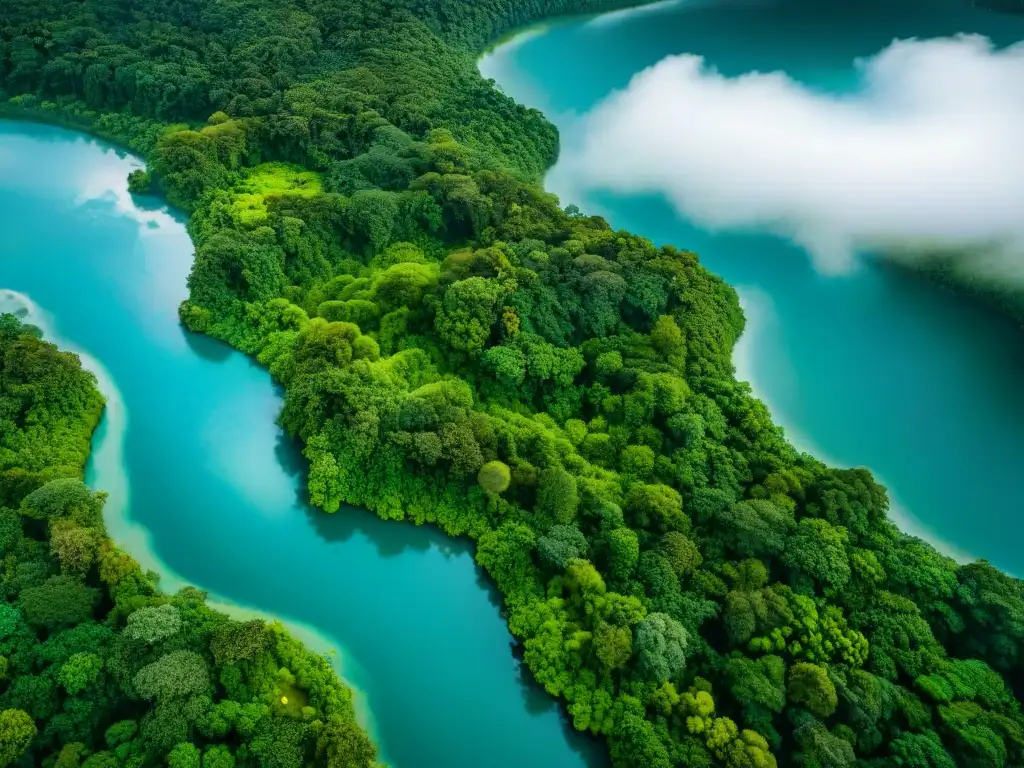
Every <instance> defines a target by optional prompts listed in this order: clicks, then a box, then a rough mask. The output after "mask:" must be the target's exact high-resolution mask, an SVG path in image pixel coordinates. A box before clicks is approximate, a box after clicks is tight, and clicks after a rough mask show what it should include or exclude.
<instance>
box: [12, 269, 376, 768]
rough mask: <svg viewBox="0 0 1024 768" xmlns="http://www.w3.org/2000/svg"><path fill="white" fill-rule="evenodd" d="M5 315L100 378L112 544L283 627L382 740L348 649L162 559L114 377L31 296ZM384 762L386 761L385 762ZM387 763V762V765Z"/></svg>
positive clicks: (245, 615)
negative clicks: (138, 508)
mask: <svg viewBox="0 0 1024 768" xmlns="http://www.w3.org/2000/svg"><path fill="white" fill-rule="evenodd" d="M0 314H12V315H14V316H15V317H17V318H18V319H19V320H21V321H22V322H25V323H28V324H30V325H34V326H35V327H37V328H39V329H40V330H41V331H42V332H43V338H44V339H45V340H46V341H49V342H51V343H52V344H55V345H57V347H59V348H60V349H61V350H63V351H66V352H71V353H72V354H75V355H77V356H78V358H79V360H81V363H82V367H83V368H84V369H85V370H87V371H89V372H90V373H92V374H93V375H94V376H95V377H96V384H97V388H98V389H99V391H100V394H102V395H103V398H104V400H105V401H106V406H105V408H104V411H103V416H102V418H101V420H100V423H99V425H98V426H97V428H96V431H95V433H94V434H93V440H92V447H91V450H90V453H89V460H88V463H87V464H86V469H85V481H86V483H87V484H88V485H89V486H90V487H91V488H93V489H94V490H96V491H102V492H103V493H105V494H106V502H105V504H104V507H103V518H104V522H105V523H106V526H107V533H108V536H109V538H110V540H111V541H113V542H114V544H115V545H116V546H117V547H118V548H119V549H122V550H123V551H125V552H127V553H128V554H129V555H130V556H131V557H132V558H133V559H134V560H135V561H136V562H137V563H138V564H139V566H140V567H141V568H142V570H143V571H145V572H152V573H155V574H157V575H158V576H159V579H160V582H159V583H160V588H161V589H162V590H163V591H164V592H165V593H167V594H173V593H176V592H178V591H179V590H181V589H184V588H185V587H195V588H198V589H200V590H203V591H204V592H205V593H206V594H207V596H208V597H207V600H206V604H207V605H208V606H209V607H210V608H212V609H214V610H217V611H220V612H221V613H224V614H225V615H227V616H230V617H231V618H233V619H236V620H239V621H249V620H252V619H261V620H263V621H266V622H268V623H272V624H278V625H280V626H282V627H283V628H284V629H286V630H287V631H288V633H289V634H291V635H292V636H293V637H295V638H296V639H298V640H299V641H300V642H302V643H303V645H304V646H305V647H307V648H309V649H310V650H313V651H314V652H316V653H319V654H321V655H322V656H323V657H324V658H325V659H327V660H328V661H329V662H330V663H331V665H332V666H333V667H334V669H335V672H336V673H337V674H338V676H339V677H340V678H341V679H342V680H343V681H345V682H346V684H347V685H348V687H349V688H350V689H352V691H353V694H354V696H353V702H354V704H355V710H356V715H357V718H358V722H359V724H360V726H361V727H362V728H363V729H364V730H366V731H367V733H368V734H369V735H370V738H371V739H373V740H374V741H376V740H377V733H376V724H375V722H374V718H373V712H372V709H371V708H370V706H369V702H368V700H367V696H366V693H365V692H364V691H361V690H359V689H357V688H354V687H353V686H352V684H351V682H349V678H348V676H349V675H351V674H352V672H353V669H352V664H353V660H352V659H351V658H347V657H346V656H345V654H344V652H343V647H342V644H341V643H340V642H339V641H338V640H337V639H336V638H330V637H328V636H326V635H325V634H323V633H322V632H320V631H319V630H317V629H316V628H314V627H312V626H310V625H308V624H303V623H300V622H295V621H289V620H287V619H284V618H281V617H279V616H274V615H271V614H268V613H267V612H265V611H261V610H259V609H258V608H256V607H254V606H246V605H241V604H238V603H236V602H233V601H230V600H227V599H225V598H223V597H221V596H219V595H217V594H216V593H215V592H209V591H207V590H205V589H204V588H203V585H201V584H194V583H192V582H190V581H188V580H187V579H185V578H183V577H182V576H180V575H179V574H177V573H176V572H175V571H174V570H173V569H172V568H171V567H170V566H169V565H168V564H167V563H165V562H164V561H163V560H161V559H160V557H159V556H158V555H157V554H156V552H155V550H154V548H153V536H152V534H151V532H150V531H148V530H147V529H146V527H145V526H144V525H142V524H141V523H140V522H138V521H137V520H133V519H132V517H131V514H130V509H131V507H130V484H129V478H128V473H127V472H126V470H125V455H124V445H125V437H126V435H127V433H128V409H127V407H126V404H125V401H124V397H123V395H122V394H121V391H120V390H119V389H118V387H117V383H116V382H115V381H114V378H113V376H112V375H111V374H110V372H109V371H108V370H107V369H106V368H105V367H104V366H103V364H102V363H101V362H100V361H99V360H98V359H97V358H96V357H94V356H93V355H91V354H90V353H89V352H88V351H87V350H85V349H82V348H81V347H78V346H77V345H76V344H74V343H73V342H72V341H70V340H69V339H67V338H65V337H64V336H62V335H61V334H60V333H59V332H58V330H57V324H56V322H55V320H54V318H53V316H52V315H51V314H50V313H49V312H47V311H46V310H44V309H43V308H42V307H40V306H39V305H38V304H37V303H36V302H34V301H33V300H32V298H31V297H30V296H27V295H25V294H23V293H19V292H17V291H12V290H9V289H4V288H2V287H0ZM383 758H384V756H383V755H382V759H383ZM384 762H387V761H386V759H385V760H384Z"/></svg>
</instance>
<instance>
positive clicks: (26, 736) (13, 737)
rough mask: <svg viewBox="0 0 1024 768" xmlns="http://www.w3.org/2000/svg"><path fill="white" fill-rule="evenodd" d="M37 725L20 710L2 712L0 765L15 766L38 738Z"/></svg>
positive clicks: (0, 720)
mask: <svg viewBox="0 0 1024 768" xmlns="http://www.w3.org/2000/svg"><path fill="white" fill-rule="evenodd" d="M36 733H37V731H36V724H35V723H34V722H32V718H31V717H29V716H28V715H27V714H26V713H24V712H22V711H21V710H20V709H5V710H4V711H3V712H0V765H3V766H6V765H13V764H14V763H16V762H17V761H18V758H20V757H21V756H22V755H23V754H24V753H25V750H27V749H28V746H29V744H31V743H32V740H33V739H34V738H35V737H36Z"/></svg>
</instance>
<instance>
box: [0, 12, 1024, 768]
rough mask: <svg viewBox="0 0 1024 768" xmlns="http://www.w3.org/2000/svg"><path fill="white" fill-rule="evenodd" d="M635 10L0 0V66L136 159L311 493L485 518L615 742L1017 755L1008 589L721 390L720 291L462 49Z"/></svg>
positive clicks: (658, 752) (485, 556) (519, 619)
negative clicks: (646, 230)
mask: <svg viewBox="0 0 1024 768" xmlns="http://www.w3.org/2000/svg"><path fill="white" fill-rule="evenodd" d="M617 4H618V3H600V2H576V1H574V0H563V1H562V2H555V1H547V2H545V1H543V0H531V1H528V2H523V3H512V2H511V0H489V1H488V0H484V1H479V0H384V1H383V2H382V1H380V0H332V2H329V3H328V2H322V0H275V2H273V3H271V2H266V1H265V0H220V1H219V2H216V3H210V2H200V1H199V0H179V1H178V2H174V3H166V2H159V3H158V2H154V0H140V1H139V2H136V3H132V4H131V5H130V6H128V5H124V4H120V3H116V2H109V0H33V2H29V1H28V0H4V8H5V11H9V12H7V13H5V15H4V19H3V21H2V32H0V87H2V88H3V89H4V92H5V94H4V96H5V98H6V100H7V101H6V103H7V107H6V108H7V109H8V110H9V111H10V112H11V113H19V114H31V115H34V116H36V117H46V116H49V117H50V119H54V120H62V121H66V122H71V123H75V124H78V125H82V126H85V127H87V128H88V129H89V130H92V131H94V132H96V133H99V134H102V135H107V136H110V137H112V138H115V139H117V140H118V141H120V142H122V143H124V144H126V145H128V146H131V147H133V148H134V149H136V150H137V151H139V152H141V153H143V154H144V155H145V157H146V158H147V161H148V169H147V170H146V171H144V172H138V173H136V174H133V176H132V178H131V180H130V183H131V187H132V189H133V190H134V191H136V192H140V193H141V192H146V191H158V192H160V193H161V194H164V195H166V197H167V199H168V200H169V201H170V202H171V203H173V204H174V205H176V206H178V207H179V208H181V209H183V210H185V211H187V212H188V213H189V215H190V219H189V231H190V233H191V235H192V237H193V240H194V243H195V247H196V258H195V265H194V268H193V270H192V273H191V276H190V278H189V291H190V297H189V299H188V300H187V301H186V302H185V303H184V304H183V305H182V307H181V318H182V321H183V322H184V324H185V325H186V326H187V327H188V328H190V329H192V330H193V331H196V332H202V333H207V334H210V335H212V336H215V337H217V338H219V339H222V340H224V341H227V342H228V343H230V344H232V345H233V346H235V347H237V348H238V349H241V350H243V351H245V352H246V353H248V354H250V355H252V356H254V357H255V358H257V359H258V360H259V361H260V362H261V363H262V364H263V365H265V366H267V368H268V369H269V370H270V372H271V373H272V375H273V376H274V377H275V378H276V379H277V380H278V381H279V382H280V383H281V384H282V385H283V387H284V388H285V392H286V395H285V405H284V409H283V412H282V414H281V417H280V420H281V424H282V425H283V426H284V428H285V429H286V430H287V431H288V432H289V434H291V435H293V436H294V437H295V438H296V439H297V440H299V441H300V442H301V443H302V445H303V449H304V453H305V456H306V457H307V459H308V460H309V463H310V473H309V494H310V497H311V499H312V501H313V503H314V504H316V505H317V506H318V507H320V508H322V509H323V510H324V511H325V512H328V513H334V512H338V511H339V510H341V509H343V508H344V507H345V506H346V505H352V506H361V507H365V508H367V509H370V510H372V511H373V512H375V513H376V514H378V515H380V516H381V517H383V518H386V519H390V520H395V521H399V520H407V521H411V522H414V523H416V524H432V525H437V526H439V527H441V528H442V529H443V530H445V531H446V532H447V533H449V534H450V535H452V536H466V537H470V538H471V539H473V540H474V541H475V543H476V547H477V555H476V557H477V561H478V562H479V563H480V565H481V566H482V567H483V568H484V569H485V570H486V572H487V573H488V574H489V575H490V577H491V578H492V579H493V581H494V583H495V584H496V585H497V587H498V589H499V590H500V592H501V594H502V596H503V598H504V603H505V608H506V611H507V615H508V620H509V626H510V628H511V631H512V632H513V633H514V634H515V636H516V637H517V638H518V639H519V641H520V642H521V645H522V650H523V658H524V661H525V664H526V665H527V667H528V668H529V669H530V670H531V672H532V674H533V676H534V678H535V679H536V680H537V682H538V683H539V684H540V685H542V686H543V687H544V688H545V689H546V690H547V691H548V692H549V693H550V694H551V695H552V696H556V697H558V698H559V699H560V700H562V701H563V702H564V704H565V707H566V711H567V713H568V715H569V717H570V718H571V720H572V723H573V725H574V726H575V727H576V728H577V729H579V730H585V731H589V732H591V733H593V734H594V735H596V736H599V737H601V738H603V739H605V740H606V742H607V745H608V750H609V754H610V756H611V760H612V762H613V763H614V765H616V766H622V767H627V766H636V767H637V768H641V767H642V768H664V767H666V766H674V765H684V766H692V767H694V768H698V767H699V766H708V765H723V766H730V767H731V768H739V767H740V766H751V767H757V768H768V767H770V766H776V765H780V764H781V765H797V766H808V767H809V768H810V767H817V766H861V767H863V768H870V767H874V766H879V767H880V766H906V767H908V768H910V767H913V768H947V767H948V768H952V767H953V766H966V767H968V768H974V767H977V768H981V767H982V766H986V767H987V766H1012V765H1019V764H1021V761H1022V760H1024V716H1022V713H1021V708H1020V700H1019V697H1020V695H1021V693H1022V692H1024V677H1022V661H1024V654H1022V649H1024V594H1022V588H1021V582H1019V581H1017V580H1015V579H1012V578H1010V577H1008V576H1007V575H1005V574H1003V573H1001V572H999V571H998V570H996V569H994V568H993V567H991V566H990V565H988V564H987V563H984V562H978V563H972V564H968V565H959V564H957V563H956V562H954V561H952V560H951V559H949V558H947V557H944V556H943V555H941V554H940V553H938V552H937V551H935V550H934V549H933V548H932V547H930V546H929V545H927V544H926V543H924V542H922V541H920V540H918V539H915V538H912V537H909V536H907V535H904V534H903V533H901V532H900V531H899V530H898V529H897V527H896V526H895V525H894V524H893V522H892V521H891V520H890V519H889V518H888V516H887V512H888V499H887V495H886V492H885V490H884V489H883V488H882V487H881V486H879V485H878V484H877V483H876V482H875V481H874V480H873V478H872V477H871V474H870V473H869V472H867V471H866V470H839V469H834V468H830V467H828V466H826V465H824V464H822V463H821V462H819V461H817V460H815V459H814V458H813V457H811V456H808V455H806V454H801V453H800V452H798V451H796V450H795V449H794V448H793V447H792V446H791V445H790V444H789V443H788V442H787V441H786V440H785V438H784V435H783V434H782V432H781V430H779V429H778V428H777V427H776V426H774V425H773V423H772V421H771V419H770V417H769V414H768V412H767V411H766V409H765V407H764V406H763V404H761V403H760V402H759V401H758V400H756V399H755V398H754V397H753V396H752V394H751V391H750V388H749V387H748V386H747V385H746V384H744V383H741V382H738V381H736V380H735V378H734V375H733V366H732V363H731V359H730V356H731V352H732V347H733V345H734V343H735V342H736V340H737V338H738V337H739V335H740V333H741V332H742V330H743V322H744V321H743V315H742V312H741V311H740V308H739V305H738V302H737V299H736V295H735V293H734V291H733V290H732V289H731V288H730V287H729V286H727V285H726V284H724V283H723V282H722V281H721V280H720V279H718V278H717V277H715V276H714V275H712V274H710V273H709V272H707V271H706V270H705V269H704V268H703V267H702V266H701V265H700V263H699V261H698V259H697V257H696V255H694V254H693V253H690V252H688V251H685V250H680V249H679V248H675V247H671V246H662V247H656V246H655V245H653V244H652V243H651V242H650V241H649V240H647V239H645V238H643V237H639V236H637V235H634V234H630V233H629V232H624V231H616V230H614V229H612V228H611V227H610V226H609V225H608V224H607V223H606V222H605V221H604V220H602V219H601V218H598V217H591V216H585V215H583V214H582V213H581V212H580V211H579V210H577V209H576V208H574V207H572V206H570V207H568V208H565V209H563V208H561V207H560V205H559V203H558V201H557V200H556V199H555V198H554V197H553V196H551V195H550V194H547V193H545V192H544V191H543V189H542V188H541V187H540V186H539V184H538V182H539V179H540V176H541V174H542V173H543V171H544V169H545V168H547V167H548V166H549V165H550V164H551V162H552V161H553V160H554V158H555V156H556V154H557V151H558V139H557V134H556V132H555V130H554V128H553V127H552V126H551V125H550V124H548V123H547V122H546V121H545V120H544V118H543V116H542V115H540V114H539V113H538V112H536V111H534V110H528V109H525V108H523V107H520V106H518V105H516V104H515V103H514V102H512V101H511V100H510V99H508V98H506V97H505V96H503V95H502V94H501V93H500V92H499V91H498V90H496V89H495V88H494V87H493V83H488V82H486V81H484V80H483V79H482V78H481V77H480V75H479V74H478V72H477V71H476V68H475V59H476V56H477V55H478V53H479V52H480V50H481V49H482V48H483V46H485V45H486V44H487V43H488V42H489V41H492V40H493V39H495V38H496V37H497V36H499V35H501V34H503V33H505V32H507V31H509V30H511V29H513V28H515V27H517V26H520V25H523V24H526V23H529V22H531V21H535V20H538V19H541V18H544V17H548V16H552V15H556V14H559V13H566V12H586V11H594V10H601V9H605V8H608V7H611V6H613V5H617ZM952 481H954V479H949V480H947V479H945V478H936V482H952ZM965 513H969V511H967V510H965ZM180 610H181V609H180ZM175 658H177V657H175ZM214 662H216V659H214ZM210 663H211V662H210V661H209V660H208V661H207V664H208V665H209V664H210ZM144 677H145V676H144ZM143 685H144V686H145V682H144V683H143ZM147 690H154V691H156V690H157V689H156V688H152V689H150V688H147ZM161 690H163V689H161ZM154 695H156V694H154ZM21 709H24V708H21ZM26 711H27V710H26ZM44 719H45V718H44ZM303 722H304V721H303ZM313 722H317V720H315V719H314V720H313ZM308 728H310V729H313V728H314V726H313V725H309V726H308ZM76 738H77V737H76ZM318 738H319V737H318ZM310 743H311V742H310ZM250 749H251V747H250ZM256 759H257V760H263V759H264V758H262V757H257V758H256ZM69 764H74V763H69ZM257 764H259V765H271V764H273V763H264V762H259V763H257ZM339 764H345V763H339Z"/></svg>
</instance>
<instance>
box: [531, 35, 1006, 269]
mask: <svg viewBox="0 0 1024 768" xmlns="http://www.w3.org/2000/svg"><path fill="white" fill-rule="evenodd" d="M856 66H857V67H858V68H859V71H860V75H861V82H860V87H859V89H857V90H856V91H854V92H852V93H846V94H841V95H837V94H828V93H823V92H821V91H816V90H813V89H810V88H808V87H806V86H804V85H802V84H800V83H797V82H794V81H793V80H792V79H790V78H789V77H787V76H786V75H785V74H782V73H768V74H762V73H750V74H747V75H744V76H741V77H736V78H727V77H724V76H722V75H720V74H718V73H717V72H715V71H714V70H713V69H712V68H710V67H708V66H707V65H706V63H705V62H704V61H703V60H702V59H701V58H700V57H697V56H691V55H682V56H673V57H669V58H666V59H664V60H662V61H661V62H659V63H658V64H656V65H655V66H653V67H651V68H649V69H647V70H645V71H644V72H641V73H640V74H638V75H636V77H634V78H633V80H632V82H631V83H630V84H629V86H628V87H627V88H626V89H625V90H624V91H620V92H617V93H614V94H612V95H611V96H609V97H608V98H607V99H606V100H605V101H604V102H602V103H601V104H599V105H598V106H597V107H595V108H594V109H593V110H592V111H591V112H589V113H588V114H586V115H583V116H582V117H581V118H579V120H578V121H577V122H576V123H575V124H573V125H572V126H570V133H572V134H575V135H572V136H571V137H570V140H568V141H566V142H565V145H566V147H567V149H566V155H565V157H564V158H563V160H562V162H560V163H559V166H558V167H557V168H556V169H555V170H554V171H553V175H552V177H551V179H550V180H549V182H550V183H551V184H552V186H553V187H555V188H556V189H558V190H559V191H561V192H563V193H566V192H568V193H569V194H572V193H573V192H577V193H578V192H579V191H584V192H585V191H586V190H595V189H606V190H613V191H618V192H626V193H641V192H652V191H653V192H661V193H663V194H664V195H666V197H668V199H669V200H670V201H671V202H672V203H673V204H674V205H675V206H676V207H677V208H678V209H679V210H680V211H681V212H682V213H683V214H684V215H686V216H688V217H689V218H691V219H693V220H695V221H697V222H698V223H700V224H702V225H704V226H706V227H708V228H712V229H738V228H751V227H760V228H769V229H772V230H774V231H778V232H781V233H783V234H786V235H789V236H791V237H792V238H794V239H795V240H796V241H797V242H799V243H800V244H801V245H803V246H804V247H805V248H806V249H807V250H808V252H809V253H811V255H812V256H813V258H814V261H815V264H816V265H817V266H818V267H819V269H822V270H823V271H831V272H835V271H843V270H845V269H847V268H849V267H850V266H851V265H852V264H853V263H854V262H853V259H854V253H855V251H857V250H859V249H888V250H889V251H894V252H895V251H898V252H900V253H901V254H903V256H906V254H907V253H914V254H920V253H922V252H926V253H930V252H934V251H935V250H943V251H947V252H950V251H951V252H956V253H958V254H959V255H958V256H957V258H958V259H961V260H966V259H970V260H971V261H970V264H971V268H972V269H974V270H975V271H976V272H982V271H985V272H988V273H994V274H998V275H999V276H1000V277H1001V278H1003V279H1006V278H1010V279H1013V280H1015V281H1019V282H1020V283H1022V284H1024V44H1022V45H1018V46H1015V47H1012V48H1009V49H1004V50H1000V51H996V50H994V49H993V48H992V47H991V45H990V44H989V42H988V41H987V40H986V39H984V38H982V37H977V36H962V37H958V38H947V39H936V40H927V41H915V40H909V41H897V42H894V43H893V44H892V45H890V46H889V47H888V48H886V49H885V50H883V51H882V52H881V53H879V54H878V55H876V56H874V57H872V58H870V59H866V60H862V61H858V62H856ZM968 251H969V253H968Z"/></svg>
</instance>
